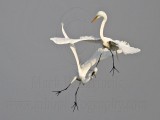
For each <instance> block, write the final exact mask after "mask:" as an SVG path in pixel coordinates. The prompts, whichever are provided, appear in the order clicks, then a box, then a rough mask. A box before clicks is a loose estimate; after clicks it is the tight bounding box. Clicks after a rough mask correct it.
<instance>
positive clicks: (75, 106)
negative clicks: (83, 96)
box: [71, 82, 82, 112]
mask: <svg viewBox="0 0 160 120" xmlns="http://www.w3.org/2000/svg"><path fill="white" fill-rule="evenodd" d="M81 83H82V82H79V85H78V88H77V90H76V92H75V101H74V105H73V106H72V107H71V108H73V112H74V110H75V108H77V110H79V109H78V105H77V92H78V90H79V86H80V85H81Z"/></svg>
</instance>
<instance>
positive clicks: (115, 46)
mask: <svg viewBox="0 0 160 120" xmlns="http://www.w3.org/2000/svg"><path fill="white" fill-rule="evenodd" d="M101 17H102V18H103V20H102V23H101V27H100V38H101V39H98V40H102V45H103V47H104V48H107V49H109V50H110V52H111V53H112V51H115V52H116V55H117V51H119V52H120V51H121V52H123V53H124V54H134V53H137V52H140V49H138V48H134V47H131V46H130V45H129V44H128V43H127V42H125V41H119V40H112V39H111V38H107V37H104V35H103V31H104V26H105V24H106V22H107V14H106V13H105V12H104V11H99V12H98V13H97V15H96V16H95V17H94V19H93V20H92V22H94V21H96V20H97V19H99V18H101ZM112 59H113V68H112V69H111V71H113V74H114V70H116V71H118V70H117V69H116V68H115V66H114V55H113V53H112ZM111 71H110V72H111ZM118 72H119V71H118Z"/></svg>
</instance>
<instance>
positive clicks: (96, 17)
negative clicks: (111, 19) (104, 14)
mask: <svg viewBox="0 0 160 120" xmlns="http://www.w3.org/2000/svg"><path fill="white" fill-rule="evenodd" d="M97 19H98V16H97V15H96V16H95V17H94V18H93V20H92V21H91V23H93V22H95V21H96V20H97Z"/></svg>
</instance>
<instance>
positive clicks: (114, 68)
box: [110, 66, 119, 76]
mask: <svg viewBox="0 0 160 120" xmlns="http://www.w3.org/2000/svg"><path fill="white" fill-rule="evenodd" d="M115 70H116V71H117V72H118V73H119V70H118V69H117V68H116V67H115V66H113V67H112V69H111V71H110V72H112V71H113V73H112V76H113V75H114V71H115Z"/></svg>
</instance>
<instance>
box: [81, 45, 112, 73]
mask: <svg viewBox="0 0 160 120" xmlns="http://www.w3.org/2000/svg"><path fill="white" fill-rule="evenodd" d="M101 53H102V56H101V59H100V60H103V59H106V58H107V57H109V56H111V53H110V51H109V50H108V49H103V48H99V49H98V50H97V51H96V52H95V53H94V54H93V56H92V57H91V58H90V59H89V60H87V61H86V62H85V63H84V64H82V65H81V68H82V69H83V72H84V73H85V74H87V72H88V71H89V69H90V68H91V67H92V66H93V65H95V64H96V63H97V62H98V60H99V57H100V55H101Z"/></svg>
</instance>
